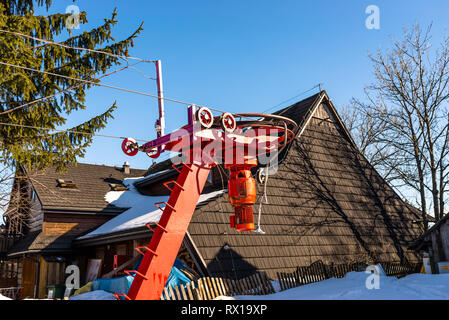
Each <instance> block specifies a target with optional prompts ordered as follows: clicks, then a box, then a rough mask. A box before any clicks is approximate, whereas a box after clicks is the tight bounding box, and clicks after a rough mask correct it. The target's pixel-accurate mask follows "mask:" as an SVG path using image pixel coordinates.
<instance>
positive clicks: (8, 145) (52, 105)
mask: <svg viewBox="0 0 449 320" xmlns="http://www.w3.org/2000/svg"><path fill="white" fill-rule="evenodd" d="M51 2H52V0H37V1H36V0H34V1H33V0H1V1H0V29H1V30H6V31H12V32H16V33H21V34H24V35H29V36H32V37H35V38H39V39H45V40H49V41H55V40H54V39H55V37H58V36H59V37H61V36H62V35H64V32H67V26H66V19H67V18H68V17H69V16H70V14H52V15H48V16H37V15H35V13H34V11H35V7H37V6H46V7H47V9H48V8H49V6H51ZM116 16H117V13H116V11H115V10H114V12H113V13H112V16H111V18H108V19H104V24H103V25H101V26H99V27H97V28H94V29H92V30H90V31H86V32H83V33H81V34H79V35H76V36H75V35H74V36H72V35H71V33H70V30H69V35H68V38H67V39H66V40H64V41H62V42H61V41H60V42H59V43H61V44H64V45H66V46H69V47H81V48H87V49H95V50H98V51H103V52H107V53H110V54H112V55H107V54H103V53H98V52H92V51H84V50H77V49H73V48H67V47H62V46H57V45H54V44H49V43H42V42H39V41H36V40H35V39H31V38H29V37H23V36H18V35H17V34H11V33H5V32H0V61H1V62H4V63H8V64H13V65H19V66H22V67H26V68H30V69H34V70H41V71H46V72H50V73H55V74H59V75H63V76H68V77H72V78H77V79H86V80H90V81H98V80H96V79H98V78H100V77H101V76H104V75H105V74H106V73H107V72H108V70H110V69H111V67H114V66H117V65H120V64H121V63H123V62H124V60H123V59H121V58H120V57H118V56H126V55H127V54H128V48H129V47H130V46H133V40H134V39H135V38H136V37H137V35H138V34H139V33H140V32H141V30H142V25H140V26H139V27H138V28H137V30H136V31H135V32H134V33H132V34H131V35H130V36H129V37H128V38H126V39H124V40H121V41H115V40H114V38H113V37H112V35H111V31H112V28H113V26H114V25H115V24H116V23H117V20H116ZM79 22H80V24H84V23H87V17H86V13H85V12H82V13H80V15H79ZM91 86H92V85H91V84H86V83H82V82H79V81H76V80H73V79H68V78H62V77H57V76H53V75H48V74H43V73H40V72H34V71H30V70H24V69H20V68H17V67H12V66H6V65H0V123H9V124H17V125H19V126H8V125H1V124H0V163H3V164H7V165H17V164H21V165H24V166H26V167H35V168H36V167H37V168H43V167H46V166H56V167H57V168H59V169H64V168H66V167H67V166H68V165H73V164H75V163H76V160H77V158H78V157H82V156H83V155H84V154H85V152H86V148H87V147H88V146H89V145H90V144H91V142H92V139H93V134H94V133H95V132H97V131H99V130H100V129H102V128H104V127H105V125H106V123H107V121H108V119H110V118H112V117H113V116H112V113H113V111H114V109H115V108H116V104H115V102H113V101H111V105H110V107H108V106H106V107H105V108H107V109H106V110H105V112H104V113H102V114H100V115H98V116H96V117H94V118H92V119H90V120H88V121H86V122H84V123H81V124H79V125H77V126H75V127H73V128H71V129H68V131H70V132H55V131H53V132H49V130H45V129H38V128H37V127H39V128H51V129H55V128H58V127H60V126H62V125H64V124H65V123H66V120H67V117H68V116H69V115H70V113H71V112H73V111H76V110H80V109H85V108H86V105H85V97H86V93H87V90H88V89H89V88H90V87H91ZM53 95H54V96H53ZM49 96H53V97H51V98H46V97H49ZM41 98H45V99H43V100H41V101H39V102H38V103H33V104H30V105H28V106H26V107H23V108H20V106H21V105H23V104H25V103H28V102H32V101H35V100H38V99H41ZM18 106H19V107H18ZM74 131H75V132H74Z"/></svg>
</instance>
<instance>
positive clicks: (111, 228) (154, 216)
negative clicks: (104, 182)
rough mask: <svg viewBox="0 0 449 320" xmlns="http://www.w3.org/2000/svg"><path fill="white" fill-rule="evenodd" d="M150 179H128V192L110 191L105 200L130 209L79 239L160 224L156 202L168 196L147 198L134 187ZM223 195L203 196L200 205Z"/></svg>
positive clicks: (207, 194) (220, 192)
mask: <svg viewBox="0 0 449 320" xmlns="http://www.w3.org/2000/svg"><path fill="white" fill-rule="evenodd" d="M147 178H148V177H136V178H126V179H124V180H123V185H125V186H126V187H128V188H129V190H127V191H109V192H108V193H106V195H105V196H104V198H105V200H106V201H107V202H109V203H110V204H112V205H115V206H117V207H120V208H129V209H128V210H126V211H124V212H123V213H121V214H119V215H118V216H116V217H115V218H113V219H111V220H109V221H107V222H106V223H104V224H102V225H101V226H100V227H98V228H97V229H95V230H94V231H92V232H90V233H88V234H86V235H84V236H81V237H78V239H87V238H92V237H95V236H99V235H101V234H107V233H113V232H118V231H124V230H129V229H134V228H138V227H142V226H145V225H146V224H147V223H154V222H159V219H160V218H161V215H162V211H161V210H159V209H158V208H157V207H156V206H155V205H154V204H155V203H156V202H162V201H168V198H169V197H168V196H146V195H142V194H141V193H140V192H139V191H138V190H137V189H136V187H135V186H134V183H136V182H138V181H140V180H143V179H147ZM222 193H223V190H219V191H214V192H210V193H206V194H202V195H201V196H200V199H199V201H198V203H201V202H204V201H207V200H209V199H211V198H213V197H216V196H218V195H220V194H222Z"/></svg>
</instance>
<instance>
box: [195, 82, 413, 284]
mask: <svg viewBox="0 0 449 320" xmlns="http://www.w3.org/2000/svg"><path fill="white" fill-rule="evenodd" d="M278 113H279V114H282V115H283V116H288V117H290V118H291V119H293V120H295V121H296V122H298V123H299V124H301V127H300V128H299V130H298V134H297V137H296V139H295V140H294V141H293V142H292V144H291V146H290V148H289V150H288V152H287V154H286V156H285V158H284V159H283V162H282V163H280V165H279V168H278V171H277V173H276V174H274V175H272V176H270V177H269V179H268V185H267V195H268V202H269V203H268V204H264V205H263V206H262V215H261V228H262V230H263V231H264V232H265V234H258V233H253V232H245V233H238V232H236V231H235V230H233V229H230V227H229V216H230V215H232V214H233V208H232V206H231V205H230V204H229V201H228V199H227V197H226V196H222V197H220V198H218V199H216V200H215V201H212V202H210V203H209V204H207V205H204V206H201V207H199V208H197V210H196V212H195V214H194V216H193V218H192V221H191V223H190V226H189V234H190V237H191V239H192V241H193V242H194V244H195V247H196V249H197V252H198V253H199V255H200V258H201V260H202V262H203V263H204V265H205V266H206V267H207V270H208V271H209V273H211V274H212V275H217V276H218V275H220V276H229V277H244V276H246V275H248V274H251V273H254V272H255V271H256V270H259V271H266V272H267V273H268V274H269V276H271V277H276V272H285V271H293V270H295V268H296V267H297V266H307V265H309V264H311V263H312V262H314V261H317V260H322V261H323V262H324V263H348V262H368V261H370V262H375V261H378V262H403V263H405V262H407V261H409V262H415V261H417V257H416V255H415V253H414V252H413V251H411V250H409V249H408V244H410V243H411V241H412V240H413V239H415V238H417V237H418V236H419V234H420V229H419V226H418V225H417V224H415V223H414V221H415V220H417V219H419V215H418V212H417V211H416V210H412V209H410V208H409V206H407V205H406V204H405V203H404V202H403V201H402V200H401V199H400V197H399V196H398V195H397V194H396V193H395V192H394V190H393V189H392V188H391V187H390V186H389V185H388V184H387V183H386V182H385V181H384V180H383V179H382V178H381V176H380V175H379V174H378V173H377V172H376V170H375V169H374V168H373V167H372V166H371V165H370V164H369V163H368V162H367V160H366V159H365V158H364V157H363V156H362V155H361V154H360V152H359V151H358V149H357V148H356V146H355V145H354V143H353V141H352V139H351V137H350V136H349V134H348V132H347V130H346V129H345V127H344V125H343V124H342V122H341V120H340V118H339V117H338V115H337V113H336V111H335V108H334V107H333V105H332V103H331V102H330V100H329V98H328V96H327V94H326V92H324V91H322V92H320V93H319V94H317V95H314V96H311V97H309V98H307V99H305V100H303V101H301V102H298V103H296V104H294V105H292V106H290V107H288V108H286V109H284V110H281V111H280V112H278ZM258 190H259V194H260V192H261V191H262V190H263V188H262V185H260V184H259V185H258ZM257 205H258V204H257ZM257 205H256V206H254V211H255V214H256V217H255V219H256V220H257V208H258V206H257Z"/></svg>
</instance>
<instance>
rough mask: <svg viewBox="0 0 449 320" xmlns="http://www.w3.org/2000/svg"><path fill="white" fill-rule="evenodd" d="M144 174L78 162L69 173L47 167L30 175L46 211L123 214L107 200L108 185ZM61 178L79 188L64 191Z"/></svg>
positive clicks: (109, 188) (134, 170) (140, 171)
mask: <svg viewBox="0 0 449 320" xmlns="http://www.w3.org/2000/svg"><path fill="white" fill-rule="evenodd" d="M144 173H145V170H139V169H131V170H130V174H125V173H124V172H123V170H122V168H121V167H110V166H104V165H94V164H85V163H78V165H77V166H74V167H70V168H68V170H67V172H66V173H58V172H56V170H55V169H54V168H48V169H46V170H45V171H44V172H41V173H35V174H31V173H30V174H29V176H30V180H31V183H32V185H33V188H34V189H35V191H36V192H37V195H38V197H39V200H40V202H41V204H42V207H43V208H44V210H45V209H47V210H56V211H63V212H65V211H67V212H71V211H73V212H76V213H82V212H83V211H84V212H86V213H87V212H102V213H105V214H106V213H120V212H122V211H123V208H117V207H115V206H113V205H110V204H109V203H108V202H106V201H105V199H104V195H105V194H106V193H107V192H108V191H111V187H110V185H109V184H110V183H113V184H114V183H115V184H120V183H121V182H122V180H123V179H124V178H127V177H137V176H143V174H144ZM58 179H63V180H65V181H68V180H71V181H72V182H73V183H75V184H76V189H70V188H61V187H60V186H59V183H58Z"/></svg>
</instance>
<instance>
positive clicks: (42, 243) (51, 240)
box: [8, 231, 76, 258]
mask: <svg viewBox="0 0 449 320" xmlns="http://www.w3.org/2000/svg"><path fill="white" fill-rule="evenodd" d="M75 237H76V236H75V235H44V234H43V233H42V232H41V231H35V232H30V233H29V234H27V235H26V236H25V237H24V238H22V239H20V240H19V241H17V243H15V244H14V246H13V247H12V248H11V249H9V250H8V257H10V258H12V257H15V256H19V255H22V254H25V253H26V254H33V253H40V254H43V253H45V254H51V253H55V254H63V253H70V252H71V251H72V249H71V247H72V240H73V239H75Z"/></svg>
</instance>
